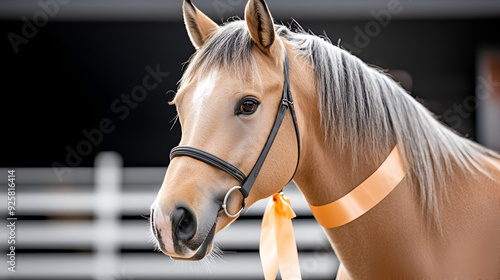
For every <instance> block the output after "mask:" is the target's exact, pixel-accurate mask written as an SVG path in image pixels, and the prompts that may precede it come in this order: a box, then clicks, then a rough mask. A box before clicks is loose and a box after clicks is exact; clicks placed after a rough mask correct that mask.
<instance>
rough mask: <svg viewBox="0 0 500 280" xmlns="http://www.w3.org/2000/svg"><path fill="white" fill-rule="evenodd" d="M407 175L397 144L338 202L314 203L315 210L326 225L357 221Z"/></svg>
mask: <svg viewBox="0 0 500 280" xmlns="http://www.w3.org/2000/svg"><path fill="white" fill-rule="evenodd" d="M405 176H406V170H405V167H404V163H403V158H402V157H401V153H400V151H399V145H396V146H395V147H394V148H393V149H392V151H391V153H390V154H389V156H388V157H387V158H386V159H385V161H384V162H383V163H382V165H380V166H379V168H378V169H377V170H376V171H375V172H373V174H372V175H370V177H368V178H367V179H366V180H365V181H364V182H363V183H361V184H360V185H359V186H357V187H356V188H355V189H353V190H352V191H350V192H349V193H348V194H346V195H344V196H343V197H341V198H340V199H338V200H335V201H334V202H331V203H328V204H325V205H321V206H314V205H309V207H310V208H311V211H312V213H313V215H314V217H315V218H316V220H317V221H318V222H319V224H320V225H321V226H323V227H324V228H334V227H339V226H342V225H345V224H347V223H349V222H352V221H354V220H355V219H357V218H359V217H360V216H361V215H363V214H365V213H366V212H368V211H369V210H370V209H372V208H373V207H375V205H377V204H378V203H379V202H380V201H382V200H383V199H384V198H385V197H386V196H387V195H389V193H390V192H391V191H392V190H393V189H395V188H396V187H397V186H398V185H399V183H400V182H401V181H402V180H403V178H404V177H405Z"/></svg>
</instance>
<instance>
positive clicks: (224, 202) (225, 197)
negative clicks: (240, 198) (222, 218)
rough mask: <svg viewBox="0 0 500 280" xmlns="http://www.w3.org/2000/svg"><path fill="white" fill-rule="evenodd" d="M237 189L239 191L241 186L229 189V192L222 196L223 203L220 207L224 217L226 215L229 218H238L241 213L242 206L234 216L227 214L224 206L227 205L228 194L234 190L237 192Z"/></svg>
mask: <svg viewBox="0 0 500 280" xmlns="http://www.w3.org/2000/svg"><path fill="white" fill-rule="evenodd" d="M239 189H241V186H234V187H232V188H231V189H229V190H228V191H227V193H226V196H224V201H223V202H222V206H221V207H222V209H224V213H226V215H227V216H228V217H229V218H235V217H236V216H238V215H239V214H240V213H241V211H243V206H242V207H241V209H240V210H239V211H238V212H236V214H231V213H229V212H228V211H227V205H226V203H227V199H228V198H229V195H230V194H231V193H232V192H233V191H234V190H239Z"/></svg>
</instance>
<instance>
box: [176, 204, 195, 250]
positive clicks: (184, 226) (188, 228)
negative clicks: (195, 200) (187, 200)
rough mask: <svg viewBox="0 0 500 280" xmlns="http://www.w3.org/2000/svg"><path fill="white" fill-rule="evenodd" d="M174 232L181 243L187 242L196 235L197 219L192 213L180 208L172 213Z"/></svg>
mask: <svg viewBox="0 0 500 280" xmlns="http://www.w3.org/2000/svg"><path fill="white" fill-rule="evenodd" d="M172 230H173V232H174V233H175V236H176V237H177V239H178V240H179V241H183V242H186V241H188V240H189V239H191V238H193V236H194V235H195V233H196V219H195V217H194V215H193V213H192V212H191V211H189V210H188V209H186V208H184V207H179V208H177V209H175V210H174V212H173V213H172Z"/></svg>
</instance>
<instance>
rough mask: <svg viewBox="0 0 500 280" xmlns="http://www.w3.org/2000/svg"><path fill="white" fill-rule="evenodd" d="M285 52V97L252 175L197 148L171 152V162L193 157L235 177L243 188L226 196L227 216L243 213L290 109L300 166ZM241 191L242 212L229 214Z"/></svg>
mask: <svg viewBox="0 0 500 280" xmlns="http://www.w3.org/2000/svg"><path fill="white" fill-rule="evenodd" d="M284 52H285V61H284V66H283V68H284V71H283V72H284V76H285V82H284V83H283V95H282V98H281V102H280V105H279V108H278V113H277V115H276V119H275V121H274V124H273V127H272V128H271V132H270V133H269V136H268V138H267V141H266V144H265V145H264V148H263V149H262V152H261V153H260V155H259V158H258V159H257V162H255V165H254V166H253V168H252V171H250V174H248V176H245V173H243V172H242V171H241V170H240V169H239V168H238V167H236V166H234V165H232V164H231V163H229V162H227V161H225V160H223V159H221V158H219V157H217V156H215V155H213V154H211V153H208V152H205V151H203V150H200V149H198V148H195V147H190V146H177V147H175V148H173V149H172V150H171V151H170V160H172V159H173V158H175V157H178V156H188V157H192V158H194V159H197V160H200V161H203V162H204V163H206V164H209V165H212V166H214V167H216V168H218V169H220V170H222V171H224V172H226V173H228V174H229V175H231V176H233V177H234V178H235V179H236V180H238V182H240V184H241V186H234V187H232V188H231V189H230V190H229V191H228V192H227V193H226V195H225V197H224V201H223V203H222V205H221V209H223V210H224V212H225V213H226V215H227V216H229V217H231V218H234V217H236V216H238V215H239V214H240V213H241V211H243V208H245V199H246V198H247V197H248V194H249V193H250V190H251V189H252V186H253V184H254V183H255V180H256V179H257V176H258V175H259V172H260V169H261V168H262V165H263V164H264V161H265V160H266V157H267V154H268V153H269V150H270V149H271V146H272V145H273V142H274V139H275V138H276V135H277V134H278V131H279V129H280V126H281V123H282V122H283V119H284V118H285V114H286V111H287V110H288V108H290V113H291V115H292V119H293V125H294V126H295V133H296V135H297V147H298V158H297V166H296V167H295V171H296V170H297V167H298V164H299V159H300V135H299V127H298V124H297V117H296V115H295V109H294V105H293V99H292V92H291V91H290V80H289V61H288V53H287V51H286V49H284ZM294 175H295V172H294V174H293V175H292V177H291V178H290V181H291V180H292V179H293V176H294ZM235 190H239V191H240V192H241V194H242V195H243V204H242V205H241V208H240V210H239V211H238V212H237V213H235V214H231V213H229V211H228V209H227V199H228V198H229V195H230V194H231V193H232V192H233V191H235Z"/></svg>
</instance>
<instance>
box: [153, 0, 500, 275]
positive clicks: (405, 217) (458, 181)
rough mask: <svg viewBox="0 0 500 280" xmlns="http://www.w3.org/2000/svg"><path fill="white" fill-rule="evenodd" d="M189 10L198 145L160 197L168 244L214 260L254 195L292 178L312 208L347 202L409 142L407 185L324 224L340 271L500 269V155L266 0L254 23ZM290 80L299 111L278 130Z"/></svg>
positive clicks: (186, 117) (188, 93)
mask: <svg viewBox="0 0 500 280" xmlns="http://www.w3.org/2000/svg"><path fill="white" fill-rule="evenodd" d="M183 16H184V22H185V26H186V29H187V33H188V35H189V38H190V40H191V42H192V44H193V46H194V47H195V49H196V52H195V54H194V55H193V56H192V57H191V59H190V62H189V65H188V67H187V69H186V70H185V72H184V74H183V76H182V78H181V80H180V83H179V88H178V91H177V93H176V95H175V97H174V99H173V100H172V102H171V103H172V104H174V105H175V106H176V109H177V112H178V121H179V123H180V125H181V129H182V137H181V140H180V143H179V145H180V146H181V147H192V148H189V149H188V148H186V149H184V150H183V152H182V153H180V154H177V156H173V157H172V159H171V162H170V164H169V166H168V168H167V171H166V174H165V178H164V181H163V183H162V186H161V188H160V190H159V192H158V195H157V197H156V199H155V201H154V202H153V204H152V206H151V217H150V222H151V230H152V233H153V235H154V237H155V240H156V242H157V245H158V247H159V249H160V250H161V251H162V252H163V253H164V254H166V255H168V256H170V257H171V258H172V259H175V260H201V259H203V258H204V257H205V256H207V255H209V254H210V253H211V252H212V250H213V247H214V245H213V240H214V236H215V234H216V233H217V232H219V231H221V230H222V229H224V228H226V227H227V226H229V225H230V224H231V223H232V222H233V221H235V220H236V219H237V218H238V216H239V215H240V212H241V209H242V208H243V207H242V205H243V206H245V205H246V206H251V205H252V204H253V203H255V202H256V201H258V200H261V199H264V198H267V197H269V196H271V195H273V194H275V193H277V192H279V191H280V190H281V189H282V188H283V187H284V186H285V185H286V184H287V183H288V182H289V181H290V179H291V178H293V181H294V183H295V184H296V185H297V187H298V188H299V190H300V191H301V192H302V194H303V195H304V197H305V199H306V200H307V202H308V203H309V204H310V205H311V207H314V206H321V205H326V204H329V203H331V202H332V201H336V200H338V199H339V198H342V197H344V196H346V194H349V193H350V192H351V191H352V190H353V189H354V188H355V187H356V186H358V185H360V184H361V183H362V182H364V181H365V180H367V178H369V177H370V176H371V174H373V173H374V172H375V171H376V170H377V169H378V168H379V166H381V165H382V164H383V163H384V161H385V160H386V158H388V155H389V154H390V153H391V151H394V150H397V151H398V152H399V154H400V156H401V162H402V163H401V164H402V166H403V168H404V170H405V173H404V177H403V178H402V179H401V181H398V183H397V185H396V186H395V187H394V189H393V190H392V191H390V192H389V193H388V194H387V196H385V198H383V199H382V200H381V201H379V202H378V203H377V204H376V205H375V206H374V207H373V208H371V209H369V211H366V213H363V214H362V215H360V216H359V217H357V218H355V219H353V220H352V221H350V222H348V223H346V224H344V225H341V226H337V227H324V232H325V234H326V235H327V237H328V239H329V241H330V243H331V246H332V249H333V250H334V251H335V253H336V255H337V256H338V258H339V260H340V262H341V265H340V267H339V271H338V274H337V279H480V278H481V279H497V278H498V276H499V275H500V235H499V234H498V230H500V155H499V154H498V153H497V152H495V151H492V150H490V149H487V148H485V147H483V146H481V145H479V144H478V143H475V142H473V141H472V140H469V139H467V138H465V137H462V136H460V135H458V134H457V133H456V132H454V131H452V130H451V129H449V128H448V127H446V126H445V125H444V124H442V123H441V122H440V121H439V120H438V119H437V118H436V117H435V116H434V115H433V114H432V113H431V112H430V111H429V110H428V109H427V108H425V106H423V105H422V104H421V103H419V102H418V101H416V100H415V99H414V98H413V97H412V96H411V95H410V94H409V93H408V92H406V91H405V90H404V89H403V88H402V87H401V86H400V85H399V84H398V83H397V82H395V81H394V80H393V79H392V78H391V77H389V76H388V75H387V74H385V73H384V72H383V71H381V70H379V69H378V68H375V67H373V66H368V65H367V64H365V63H364V62H362V61H361V60H360V59H359V58H357V57H356V56H354V55H352V54H351V53H349V52H348V51H346V50H344V49H343V48H342V47H339V46H335V45H333V44H332V43H331V42H330V41H329V40H328V39H327V38H324V37H319V36H316V35H314V34H312V33H310V32H305V31H304V30H302V29H301V28H297V30H291V28H289V27H286V26H283V25H280V24H275V23H274V20H273V17H272V15H271V13H270V11H269V9H268V7H267V4H266V3H265V1H264V0H249V1H248V3H247V5H246V8H245V16H244V19H242V20H237V19H235V20H233V21H230V22H227V23H224V24H223V25H221V26H219V25H218V24H216V23H215V22H213V21H212V20H211V19H210V18H208V17H207V16H206V15H205V14H203V13H202V12H201V11H200V10H199V9H197V8H196V7H195V6H194V4H193V3H192V2H191V1H190V0H185V1H184V3H183ZM284 53H287V55H285V54H284ZM288 59H289V62H288ZM286 63H289V66H288V65H286V68H288V67H289V73H288V72H287V73H286V75H284V74H283V73H284V70H283V69H284V65H285V64H286ZM287 75H289V77H288V76H287ZM287 82H288V83H289V87H290V92H291V93H293V99H294V100H293V102H291V101H289V100H286V101H287V102H288V103H290V105H293V108H294V110H293V114H288V113H286V114H283V115H282V123H281V126H279V129H278V130H277V131H275V130H274V129H273V128H274V123H273V121H274V120H275V119H277V115H279V111H278V110H281V109H279V108H281V105H280V104H282V103H286V102H284V101H283V100H284V99H283V96H284V95H283V94H282V93H283V92H284V91H285V89H284V85H286V84H287ZM273 133H274V136H275V139H274V143H273V144H272V146H271V147H270V148H269V149H268V151H267V157H265V161H263V162H262V163H261V164H260V166H259V168H258V169H259V170H258V171H260V173H259V172H257V173H258V176H254V177H255V178H254V179H255V181H254V182H253V187H252V189H251V192H249V193H244V192H241V193H240V192H238V191H234V190H235V187H234V186H237V187H236V189H239V188H240V187H238V184H240V183H241V180H238V178H239V177H238V176H237V175H238V174H239V173H238V172H237V171H238V170H240V173H243V176H244V174H249V173H250V172H252V170H253V167H254V166H255V165H256V162H258V161H259V159H260V157H259V156H260V154H261V152H262V151H263V147H267V142H268V139H269V135H270V134H273ZM274 136H273V137H274ZM299 139H300V141H299ZM266 141H267V142H266ZM172 152H174V151H172ZM177 152H179V151H177ZM299 155H300V157H299ZM207 163H208V164H207ZM217 164H219V165H218V166H217ZM224 168H226V169H224ZM228 170H230V171H228ZM231 170H233V171H231ZM234 170H236V171H234ZM231 175H232V176H231ZM221 205H222V206H221ZM329 215H331V216H335V215H336V213H329Z"/></svg>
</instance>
